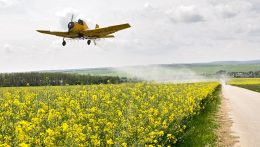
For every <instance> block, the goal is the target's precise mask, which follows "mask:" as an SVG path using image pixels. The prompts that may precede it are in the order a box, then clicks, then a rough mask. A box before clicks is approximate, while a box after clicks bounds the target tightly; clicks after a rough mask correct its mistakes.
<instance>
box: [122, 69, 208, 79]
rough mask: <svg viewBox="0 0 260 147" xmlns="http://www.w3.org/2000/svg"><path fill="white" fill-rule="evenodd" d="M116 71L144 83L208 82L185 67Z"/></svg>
mask: <svg viewBox="0 0 260 147" xmlns="http://www.w3.org/2000/svg"><path fill="white" fill-rule="evenodd" d="M117 71H119V72H123V73H126V74H127V75H128V76H129V77H135V78H138V79H141V80H144V81H155V82H172V83H183V82H202V81H209V80H210V79H208V78H205V77H203V76H201V75H199V74H197V73H195V72H194V71H192V70H190V69H188V68H185V67H162V66H150V67H149V66H148V67H128V68H119V69H117Z"/></svg>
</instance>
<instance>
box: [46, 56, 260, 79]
mask: <svg viewBox="0 0 260 147" xmlns="http://www.w3.org/2000/svg"><path fill="white" fill-rule="evenodd" d="M220 70H225V71H227V72H248V71H259V70H260V60H252V61H216V62H209V63H185V64H155V65H138V66H128V67H118V68H112V67H107V68H84V69H69V70H56V71H49V72H64V73H78V74H90V75H106V76H121V77H123V76H126V77H129V76H130V77H133V76H135V75H136V74H137V75H138V74H149V73H151V72H156V73H158V75H159V74H160V75H161V74H165V73H167V74H169V73H170V74H172V73H173V72H174V73H176V72H179V73H184V72H185V73H187V72H190V73H196V74H213V73H216V72H218V71H220Z"/></svg>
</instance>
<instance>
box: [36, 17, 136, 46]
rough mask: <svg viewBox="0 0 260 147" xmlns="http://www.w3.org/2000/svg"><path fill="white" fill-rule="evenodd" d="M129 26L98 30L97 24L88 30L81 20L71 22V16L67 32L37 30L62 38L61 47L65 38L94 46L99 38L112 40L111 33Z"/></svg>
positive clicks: (115, 26)
mask: <svg viewBox="0 0 260 147" xmlns="http://www.w3.org/2000/svg"><path fill="white" fill-rule="evenodd" d="M130 27H131V26H130V25H129V24H128V23H126V24H120V25H114V26H109V27H105V28H100V27H99V25H98V24H96V28H95V29H92V30H91V29H89V27H88V25H87V24H86V23H85V22H84V21H83V20H81V19H79V20H78V22H74V21H73V15H72V17H71V21H70V22H69V23H68V32H56V31H54V32H52V31H47V30H37V31H38V32H40V33H44V34H49V35H55V36H59V37H63V41H62V45H63V46H65V45H66V41H65V38H71V39H82V40H84V39H87V40H88V41H87V43H88V45H90V43H91V41H93V42H94V44H95V45H96V40H97V39H101V38H114V37H115V36H114V35H112V34H113V33H115V32H117V31H120V30H123V29H127V28H130Z"/></svg>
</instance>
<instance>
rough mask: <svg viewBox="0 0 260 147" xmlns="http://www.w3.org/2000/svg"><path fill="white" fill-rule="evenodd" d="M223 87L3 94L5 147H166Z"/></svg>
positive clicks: (139, 86)
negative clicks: (217, 88)
mask: <svg viewBox="0 0 260 147" xmlns="http://www.w3.org/2000/svg"><path fill="white" fill-rule="evenodd" d="M218 85H219V84H218V83H215V82H211V83H194V84H156V83H136V84H119V85H113V84H109V85H90V86H63V87H51V86H49V87H24V88H0V146H112V145H115V146H130V145H133V146H144V145H151V146H153V145H156V146H160V145H163V146H166V145H172V144H174V143H176V141H177V139H178V138H177V136H178V134H180V133H182V132H185V128H186V126H185V125H184V124H182V120H183V119H184V118H187V117H190V116H192V115H194V114H195V113H197V112H198V110H200V109H202V108H201V101H202V100H203V99H205V98H206V97H207V96H209V95H211V94H212V93H213V91H215V88H216V87H217V86H218Z"/></svg>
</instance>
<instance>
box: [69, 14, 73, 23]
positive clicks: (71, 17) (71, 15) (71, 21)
mask: <svg viewBox="0 0 260 147" xmlns="http://www.w3.org/2000/svg"><path fill="white" fill-rule="evenodd" d="M73 17H74V14H72V15H71V20H70V22H72V21H73Z"/></svg>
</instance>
